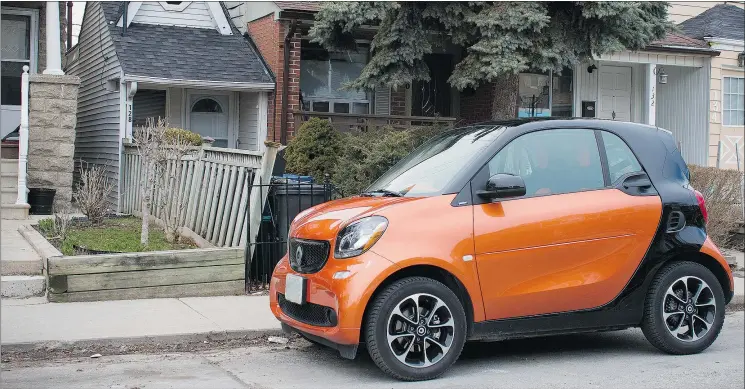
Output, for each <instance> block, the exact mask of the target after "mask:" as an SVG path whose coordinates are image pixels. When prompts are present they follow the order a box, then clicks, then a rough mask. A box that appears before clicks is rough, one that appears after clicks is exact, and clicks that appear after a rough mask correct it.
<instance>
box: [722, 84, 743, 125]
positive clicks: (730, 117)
mask: <svg viewBox="0 0 745 389" xmlns="http://www.w3.org/2000/svg"><path fill="white" fill-rule="evenodd" d="M722 84H723V85H722V97H723V99H722V100H723V101H722V103H723V104H724V109H723V110H722V124H724V125H725V126H742V125H745V78H742V77H724V78H723V79H722Z"/></svg>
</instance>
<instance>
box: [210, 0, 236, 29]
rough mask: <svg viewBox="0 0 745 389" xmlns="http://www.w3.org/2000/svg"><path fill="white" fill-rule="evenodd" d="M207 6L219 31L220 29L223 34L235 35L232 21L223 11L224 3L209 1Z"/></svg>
mask: <svg viewBox="0 0 745 389" xmlns="http://www.w3.org/2000/svg"><path fill="white" fill-rule="evenodd" d="M205 4H207V8H209V10H210V13H211V14H212V20H214V21H215V24H217V31H220V34H222V35H233V29H232V28H230V22H228V18H226V17H225V12H223V11H222V5H221V4H220V2H217V1H216V2H212V1H207V2H205Z"/></svg>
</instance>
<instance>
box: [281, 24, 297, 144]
mask: <svg viewBox="0 0 745 389" xmlns="http://www.w3.org/2000/svg"><path fill="white" fill-rule="evenodd" d="M297 24H298V23H297V20H293V21H292V22H291V23H290V30H289V31H287V35H285V41H284V44H285V46H284V62H283V63H282V117H281V118H280V127H279V128H280V143H282V144H283V145H286V144H287V99H288V98H289V93H290V86H289V78H290V43H291V41H292V37H293V36H294V35H295V31H296V30H297Z"/></svg>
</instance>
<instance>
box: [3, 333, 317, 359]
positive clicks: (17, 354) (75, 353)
mask: <svg viewBox="0 0 745 389" xmlns="http://www.w3.org/2000/svg"><path fill="white" fill-rule="evenodd" d="M275 335H277V336H281V337H284V338H287V340H288V342H287V343H284V344H278V343H273V342H269V341H268V339H269V337H270V336H275ZM307 344H308V342H307V341H306V340H305V339H303V338H302V337H300V335H298V334H294V333H293V334H279V333H272V334H261V335H246V336H240V337H232V338H227V339H226V338H222V339H220V338H215V337H210V336H207V337H206V339H204V340H202V339H193V340H189V341H181V342H158V341H153V342H142V343H136V344H132V343H128V344H125V343H119V344H117V343H116V342H115V341H112V342H110V344H105V345H102V344H92V343H91V344H76V345H73V346H70V345H63V344H60V343H50V344H48V345H46V346H44V347H39V348H36V349H33V350H8V349H6V348H3V354H2V359H1V361H2V363H3V364H4V365H5V364H12V365H13V366H16V367H28V366H31V365H33V364H34V363H38V362H41V361H51V360H58V359H77V360H82V359H90V358H91V356H92V355H95V354H101V355H102V356H111V355H130V354H162V353H191V352H201V351H212V350H226V349H236V348H243V347H267V348H270V349H273V350H274V349H276V350H280V349H291V348H297V347H305V346H307Z"/></svg>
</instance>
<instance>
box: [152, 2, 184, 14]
mask: <svg viewBox="0 0 745 389" xmlns="http://www.w3.org/2000/svg"><path fill="white" fill-rule="evenodd" d="M159 3H160V6H161V7H163V9H165V10H166V11H174V12H181V11H183V10H185V9H186V7H188V6H189V4H190V3H191V1H161V2H159Z"/></svg>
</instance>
